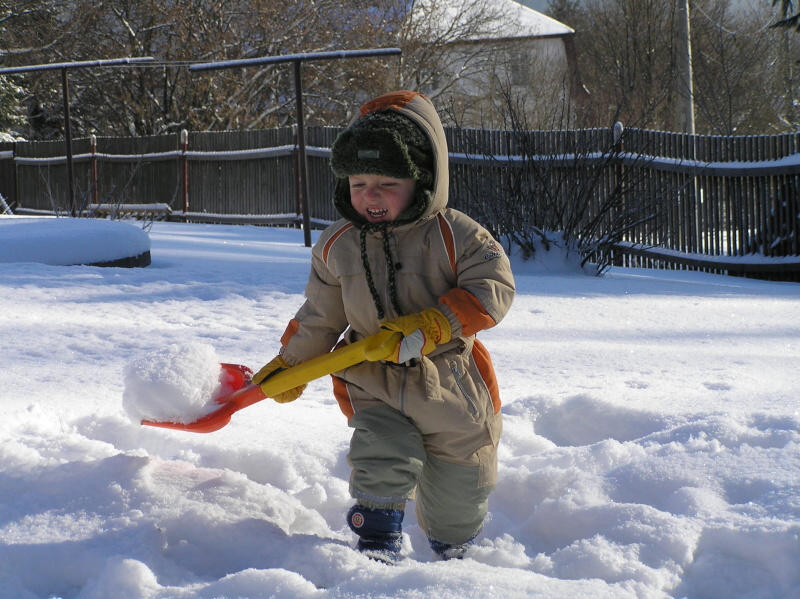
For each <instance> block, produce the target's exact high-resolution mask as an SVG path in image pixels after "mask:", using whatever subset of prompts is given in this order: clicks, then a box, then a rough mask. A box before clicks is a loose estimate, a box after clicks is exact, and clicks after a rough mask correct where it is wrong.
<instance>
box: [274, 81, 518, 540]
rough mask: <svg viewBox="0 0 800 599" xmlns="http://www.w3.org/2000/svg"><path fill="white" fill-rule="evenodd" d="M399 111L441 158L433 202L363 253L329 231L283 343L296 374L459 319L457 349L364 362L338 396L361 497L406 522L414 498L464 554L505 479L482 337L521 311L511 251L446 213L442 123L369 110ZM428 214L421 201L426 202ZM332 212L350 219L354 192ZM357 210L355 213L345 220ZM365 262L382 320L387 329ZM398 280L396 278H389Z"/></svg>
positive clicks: (348, 228)
mask: <svg viewBox="0 0 800 599" xmlns="http://www.w3.org/2000/svg"><path fill="white" fill-rule="evenodd" d="M375 109H380V110H385V109H390V110H398V111H400V112H401V113H403V114H406V115H407V116H410V117H411V118H412V119H413V120H414V121H415V122H417V123H418V124H419V125H420V126H421V127H422V129H423V130H424V131H426V133H427V135H428V137H429V138H430V140H431V143H432V146H433V148H434V154H435V157H434V164H435V168H436V172H435V176H434V185H433V192H432V193H430V194H428V195H427V196H425V197H426V198H427V199H428V201H429V204H428V206H427V207H426V208H425V210H424V212H423V213H422V216H421V217H420V218H419V219H418V220H416V221H414V222H411V223H409V224H403V225H400V226H396V227H390V228H389V229H388V230H387V231H386V233H385V234H386V235H387V236H388V242H389V243H388V248H389V254H390V255H387V249H386V248H387V246H386V245H385V243H384V239H383V235H384V233H382V232H379V231H371V232H369V233H367V235H366V238H365V239H364V248H362V244H361V239H360V229H359V226H358V223H353V222H351V220H348V219H347V218H345V219H342V220H340V221H337V222H336V223H334V224H333V225H331V226H330V227H328V228H327V229H326V230H325V231H324V232H323V233H322V235H321V236H320V238H319V240H318V242H317V243H316V244H315V246H314V248H313V254H312V255H313V258H312V269H311V274H310V276H309V281H308V285H307V287H306V301H305V303H304V304H303V306H302V307H301V308H300V310H299V311H298V312H297V314H296V316H295V318H293V319H292V321H291V322H290V323H289V326H288V327H287V329H286V332H285V333H284V335H283V337H282V339H281V341H282V344H283V347H282V350H281V351H282V355H283V357H284V358H285V359H286V360H287V361H288V362H289V363H292V364H293V363H297V362H300V361H303V360H306V359H308V358H311V357H313V356H316V355H318V354H321V353H324V352H327V351H329V350H330V349H331V348H332V347H333V346H334V345H335V344H336V343H337V341H339V338H340V335H342V333H344V335H343V338H342V340H341V342H342V343H350V342H353V341H356V340H358V339H361V338H363V337H365V336H368V335H371V334H373V333H376V332H378V330H379V328H380V322H381V320H388V319H391V318H394V317H395V316H400V315H401V314H396V313H395V309H394V307H393V304H392V302H391V301H390V293H389V290H390V286H391V284H392V282H391V280H390V279H391V278H392V277H393V278H394V286H395V288H396V298H397V300H398V305H399V307H400V309H401V311H402V313H403V314H411V313H414V312H418V311H420V310H423V309H425V308H429V307H432V306H435V307H438V309H439V310H441V311H442V313H443V314H444V315H445V316H446V317H447V318H448V320H449V321H450V324H451V326H452V341H450V342H449V343H447V344H444V345H440V346H439V347H437V348H436V349H435V350H434V351H433V353H431V354H429V355H428V356H425V357H423V358H421V359H418V360H414V361H411V362H409V363H406V364H400V365H398V364H394V363H390V362H377V363H376V362H364V363H362V364H360V365H357V366H353V367H351V368H348V369H346V370H344V371H342V372H339V373H336V375H335V376H334V379H333V382H334V393H335V395H336V399H337V400H338V402H339V404H340V407H341V408H342V411H343V412H344V413H345V415H347V417H348V419H349V425H350V426H351V427H353V428H354V432H353V436H352V441H351V447H350V453H349V455H348V459H349V462H350V464H351V466H352V468H353V470H352V475H351V480H350V489H351V493H352V495H353V497H355V498H356V499H357V500H358V502H359V503H361V504H362V505H365V506H367V507H374V508H392V509H402V508H403V507H404V505H405V503H406V502H407V501H408V500H410V499H412V498H414V497H415V489H416V502H417V516H418V521H419V523H420V525H421V526H422V528H423V530H425V532H426V533H427V534H428V536H429V537H430V538H432V539H435V540H437V541H440V542H442V543H453V544H455V543H463V542H465V541H467V540H469V539H471V538H472V537H474V536H475V535H476V534H477V533H478V532H479V531H480V528H481V525H482V523H483V520H484V517H485V515H486V512H487V507H488V496H489V493H490V491H491V489H492V488H493V487H494V485H495V482H496V477H497V444H498V441H499V439H500V434H501V429H502V425H501V415H500V398H499V393H498V386H497V382H496V379H495V375H494V370H493V368H492V364H491V360H490V358H489V354H488V352H487V351H486V349H485V347H484V346H483V345H482V344H481V343H480V342H479V341H478V340H477V339H476V338H475V333H476V332H478V331H479V330H481V329H484V328H489V327H491V326H494V325H495V324H497V323H498V322H499V321H500V320H501V319H502V318H503V316H504V315H505V314H506V312H507V311H508V309H509V308H510V306H511V302H512V300H513V298H514V280H513V277H512V274H511V268H510V265H509V261H508V259H507V257H506V255H505V253H504V252H503V250H502V248H501V246H500V245H499V244H498V243H497V242H496V241H495V240H494V239H493V238H492V237H491V235H489V233H488V232H487V231H486V230H485V229H484V228H483V227H481V226H480V225H479V224H478V223H476V222H475V221H474V220H472V219H471V218H469V217H468V216H466V215H465V214H463V213H461V212H458V211H456V210H452V209H448V208H447V207H446V206H447V190H448V152H447V142H446V140H445V137H444V130H443V128H442V125H441V122H440V120H439V116H438V115H437V113H436V110H435V109H434V107H433V105H432V104H431V103H430V101H429V100H428V99H427V98H425V97H424V96H422V95H420V94H416V93H414V92H402V93H395V94H387V96H382V97H381V98H377V99H376V100H373V102H371V103H369V104H367V105H365V106H364V107H363V108H362V114H364V113H365V112H369V111H371V110H375ZM418 201H423V200H418ZM335 202H336V204H337V206H338V207H339V209H340V212H342V213H343V214H345V215H346V216H350V214H351V213H352V207H351V206H349V195H348V192H347V189H346V186H344V185H340V186H338V187H337V191H336V198H335ZM348 208H349V210H348ZM362 249H363V250H365V254H366V256H365V258H366V259H367V260H368V261H369V262H368V263H369V267H370V271H371V276H372V278H373V282H374V288H375V289H376V290H377V291H378V293H379V294H380V296H381V301H382V305H383V307H384V309H385V316H384V318H383V319H380V318H379V317H378V311H377V307H376V302H375V301H374V300H373V296H372V294H371V292H370V290H369V287H368V283H367V280H366V270H365V267H364V264H363V259H362ZM390 270H393V271H394V272H393V273H391V272H390Z"/></svg>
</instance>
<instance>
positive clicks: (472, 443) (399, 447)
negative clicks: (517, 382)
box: [348, 397, 500, 545]
mask: <svg viewBox="0 0 800 599" xmlns="http://www.w3.org/2000/svg"><path fill="white" fill-rule="evenodd" d="M351 401H352V403H353V407H354V408H355V412H354V414H353V416H352V417H351V418H350V421H349V424H350V426H351V427H352V428H353V429H354V431H353V435H352V438H351V441H350V452H349V454H348V461H349V463H350V465H351V466H352V473H351V477H350V493H351V495H352V496H353V497H354V498H355V499H356V500H357V501H358V502H359V503H360V504H362V505H364V506H365V507H371V508H379V509H404V508H405V504H406V502H407V501H409V500H411V499H416V512H417V521H418V522H419V525H420V526H421V528H422V529H423V531H425V533H426V534H427V535H428V538H429V539H432V540H435V541H439V542H440V543H447V544H454V545H455V544H461V543H465V542H467V541H469V540H470V539H472V538H473V537H475V535H477V534H478V533H479V532H480V530H481V527H482V526H483V521H484V518H485V517H486V514H487V511H488V504H489V494H490V493H491V491H492V489H493V488H494V485H495V483H496V479H497V438H498V437H499V430H500V414H499V413H498V414H491V415H490V418H491V419H492V423H491V427H490V426H488V425H487V423H485V422H472V424H473V426H464V425H463V424H462V426H460V427H457V428H458V429H459V430H457V431H455V432H451V433H448V432H447V431H442V432H435V433H428V434H424V433H423V432H421V430H420V427H418V426H417V425H416V424H415V423H414V421H413V420H412V419H411V418H409V417H408V416H406V415H404V414H403V413H402V412H400V411H399V410H397V409H395V408H393V407H391V406H389V405H387V404H385V403H383V402H381V401H378V400H374V399H366V398H364V399H361V400H358V399H355V398H352V397H351ZM456 418H457V416H456ZM490 428H491V429H492V432H493V433H494V434H490V430H489V429H490Z"/></svg>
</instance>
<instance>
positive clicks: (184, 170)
mask: <svg viewBox="0 0 800 599" xmlns="http://www.w3.org/2000/svg"><path fill="white" fill-rule="evenodd" d="M180 141H181V158H180V165H181V166H180V168H181V193H182V194H183V214H184V218H185V217H186V213H187V212H189V160H188V159H187V157H186V152H187V150H188V148H189V132H188V131H187V130H186V129H181V139H180Z"/></svg>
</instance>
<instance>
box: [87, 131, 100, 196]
mask: <svg viewBox="0 0 800 599" xmlns="http://www.w3.org/2000/svg"><path fill="white" fill-rule="evenodd" d="M89 139H90V143H91V146H92V200H93V203H94V204H99V203H100V194H99V191H98V182H97V136H96V135H94V134H92V137H91V138H89Z"/></svg>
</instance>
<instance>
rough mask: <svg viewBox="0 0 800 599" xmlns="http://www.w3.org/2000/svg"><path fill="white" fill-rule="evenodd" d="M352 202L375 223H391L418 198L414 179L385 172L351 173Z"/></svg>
mask: <svg viewBox="0 0 800 599" xmlns="http://www.w3.org/2000/svg"><path fill="white" fill-rule="evenodd" d="M348 179H349V181H350V203H351V204H352V205H353V208H355V210H356V212H358V213H359V214H360V215H361V216H363V217H364V218H365V219H367V221H368V222H371V223H379V222H391V221H393V220H395V219H396V218H397V217H398V216H400V215H401V214H402V213H403V211H404V210H405V209H406V208H408V206H409V205H410V204H411V202H412V200H413V198H414V183H415V182H414V179H395V178H394V177H386V176H384V175H351V176H350V177H348Z"/></svg>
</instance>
